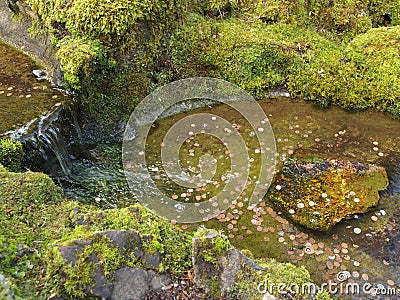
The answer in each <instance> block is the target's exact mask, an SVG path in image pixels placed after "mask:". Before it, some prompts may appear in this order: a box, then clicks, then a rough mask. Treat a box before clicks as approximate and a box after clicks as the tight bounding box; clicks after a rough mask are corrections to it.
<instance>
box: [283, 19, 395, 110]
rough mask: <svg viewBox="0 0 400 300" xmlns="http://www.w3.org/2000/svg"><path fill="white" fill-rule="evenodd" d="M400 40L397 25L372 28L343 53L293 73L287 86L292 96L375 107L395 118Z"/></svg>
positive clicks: (358, 106) (351, 106) (352, 105)
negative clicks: (297, 95)
mask: <svg viewBox="0 0 400 300" xmlns="http://www.w3.org/2000/svg"><path fill="white" fill-rule="evenodd" d="M399 38H400V27H399V26H396V27H392V28H378V29H371V30H370V31H368V32H367V33H365V34H363V35H359V36H357V37H356V38H355V39H354V40H352V41H351V42H350V43H349V44H348V46H347V47H346V48H345V49H344V50H343V52H337V51H329V52H330V54H328V55H326V56H324V57H320V58H317V59H316V60H314V61H310V63H309V64H307V65H304V66H305V67H304V68H303V69H299V70H298V71H297V72H294V73H292V74H291V75H290V76H289V81H288V86H289V88H290V89H291V91H292V92H293V93H299V94H301V95H302V96H303V97H308V98H311V99H313V100H317V101H320V102H322V103H333V104H337V105H340V106H343V107H345V108H348V109H366V108H377V109H381V110H387V111H390V112H391V113H392V114H393V115H394V116H398V115H399V112H400V111H399V107H400V105H399V102H398V99H399V98H400V81H399V78H400V73H399V70H400V52H399V47H398V43H399V42H398V41H399ZM329 56H330V58H329Z"/></svg>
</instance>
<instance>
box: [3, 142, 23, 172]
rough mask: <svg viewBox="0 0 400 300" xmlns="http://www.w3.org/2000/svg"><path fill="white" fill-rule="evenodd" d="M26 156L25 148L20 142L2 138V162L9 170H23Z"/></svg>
mask: <svg viewBox="0 0 400 300" xmlns="http://www.w3.org/2000/svg"><path fill="white" fill-rule="evenodd" d="M24 157H25V154H24V150H23V149H22V144H21V143H20V142H18V141H14V140H12V139H9V138H1V139H0V164H2V165H3V166H4V167H6V169H7V170H9V171H11V172H18V171H21V169H22V163H23V161H24Z"/></svg>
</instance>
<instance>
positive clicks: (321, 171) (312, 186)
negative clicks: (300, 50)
mask: <svg viewBox="0 0 400 300" xmlns="http://www.w3.org/2000/svg"><path fill="white" fill-rule="evenodd" d="M276 180H277V181H276V182H275V186H277V185H279V186H280V187H281V189H282V190H276V189H275V188H271V193H270V194H269V198H270V199H271V201H273V202H275V203H276V204H277V205H278V207H280V208H281V209H283V210H284V211H286V212H287V216H288V217H289V218H291V219H292V220H294V221H296V222H298V223H300V224H301V225H303V226H306V227H308V228H311V229H314V230H321V231H328V230H329V229H331V228H332V227H333V226H334V225H335V224H337V223H338V222H340V221H341V220H342V219H343V218H345V217H346V216H347V215H351V214H356V213H365V212H367V211H368V209H369V208H370V207H372V206H375V205H376V204H377V203H378V201H379V195H378V191H380V190H384V189H385V188H386V187H387V185H388V179H387V175H386V171H385V170H384V169H383V168H378V167H375V166H369V165H361V164H352V163H351V162H343V161H336V162H334V163H332V162H329V161H328V162H323V163H308V162H307V163H305V162H297V161H292V162H290V163H285V165H284V166H283V169H282V171H281V173H280V175H279V176H278V177H277V179H276Z"/></svg>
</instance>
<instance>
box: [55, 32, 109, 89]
mask: <svg viewBox="0 0 400 300" xmlns="http://www.w3.org/2000/svg"><path fill="white" fill-rule="evenodd" d="M58 48H59V49H58V51H57V57H58V59H59V60H60V64H61V70H62V71H64V79H65V80H66V81H67V82H68V83H69V84H70V85H71V87H73V88H75V89H79V88H80V87H81V86H80V80H81V78H82V77H83V76H84V75H85V74H90V73H91V72H90V68H91V65H92V64H93V63H94V61H95V60H97V61H98V62H100V61H101V60H102V47H101V44H100V43H98V42H96V41H92V40H84V39H81V38H75V39H72V38H71V37H70V36H66V37H64V38H63V39H62V40H61V41H60V42H59V43H58Z"/></svg>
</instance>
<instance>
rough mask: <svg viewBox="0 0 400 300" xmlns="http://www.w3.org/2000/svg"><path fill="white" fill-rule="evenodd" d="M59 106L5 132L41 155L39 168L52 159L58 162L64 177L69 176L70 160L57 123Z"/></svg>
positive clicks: (51, 162)
mask: <svg viewBox="0 0 400 300" xmlns="http://www.w3.org/2000/svg"><path fill="white" fill-rule="evenodd" d="M61 111H62V107H61V106H54V107H53V109H52V110H51V111H50V112H48V113H46V114H44V115H42V116H40V117H39V118H36V119H34V120H32V121H29V122H28V123H26V124H25V125H24V126H22V127H21V128H19V129H17V130H14V131H9V132H6V133H5V134H6V135H8V136H9V137H10V138H12V139H15V140H19V141H21V142H22V143H24V144H28V145H29V146H28V148H31V149H32V150H34V151H37V152H38V153H40V155H41V160H42V162H41V163H39V164H40V167H41V168H45V164H47V165H48V166H49V165H51V164H53V163H54V157H55V158H56V160H57V161H58V163H59V165H60V167H61V169H62V171H63V172H64V174H65V175H66V176H69V175H70V174H71V159H70V156H69V154H68V151H67V147H66V144H65V141H64V138H63V136H62V134H61V129H60V126H59V125H60V124H59V123H58V122H57V121H58V118H59V114H60V112H61Z"/></svg>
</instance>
